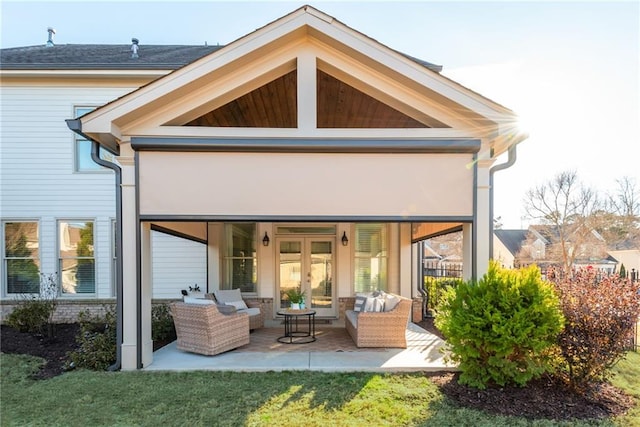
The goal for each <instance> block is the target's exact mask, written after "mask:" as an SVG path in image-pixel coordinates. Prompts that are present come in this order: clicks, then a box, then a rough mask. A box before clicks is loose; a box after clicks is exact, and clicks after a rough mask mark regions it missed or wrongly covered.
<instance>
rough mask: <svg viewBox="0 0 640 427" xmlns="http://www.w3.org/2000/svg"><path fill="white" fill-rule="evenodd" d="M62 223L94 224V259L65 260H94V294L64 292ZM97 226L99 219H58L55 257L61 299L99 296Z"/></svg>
mask: <svg viewBox="0 0 640 427" xmlns="http://www.w3.org/2000/svg"><path fill="white" fill-rule="evenodd" d="M61 222H93V257H92V258H88V257H87V258H77V257H74V258H64V259H93V266H94V269H93V276H94V277H93V283H94V288H93V292H83V293H70V292H63V290H62V264H61V261H62V259H63V258H61V257H60V223H61ZM97 226H98V220H97V218H87V217H82V218H69V217H64V218H56V248H55V249H56V255H55V260H56V267H57V270H58V296H59V298H63V299H64V298H73V299H75V298H87V297H95V296H97V295H98V245H97V244H96V242H97V239H96V235H97V234H98V233H97Z"/></svg>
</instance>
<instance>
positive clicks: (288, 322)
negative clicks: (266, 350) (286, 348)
mask: <svg viewBox="0 0 640 427" xmlns="http://www.w3.org/2000/svg"><path fill="white" fill-rule="evenodd" d="M278 315H279V316H284V335H283V336H281V337H279V338H278V342H280V343H282V344H308V343H311V342H314V341H315V340H316V311H315V310H306V309H305V310H291V309H289V308H287V309H284V310H280V311H278ZM305 316H306V317H307V320H308V327H307V329H306V330H304V329H303V330H300V329H299V326H300V325H299V324H298V319H300V318H303V317H305ZM303 320H304V319H303ZM300 323H302V324H304V323H305V322H304V321H303V322H300Z"/></svg>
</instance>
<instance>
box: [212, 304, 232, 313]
mask: <svg viewBox="0 0 640 427" xmlns="http://www.w3.org/2000/svg"><path fill="white" fill-rule="evenodd" d="M216 307H218V311H219V312H220V313H222V314H227V315H229V314H233V313H235V312H236V311H237V310H236V308H235V307H234V306H232V305H227V304H216Z"/></svg>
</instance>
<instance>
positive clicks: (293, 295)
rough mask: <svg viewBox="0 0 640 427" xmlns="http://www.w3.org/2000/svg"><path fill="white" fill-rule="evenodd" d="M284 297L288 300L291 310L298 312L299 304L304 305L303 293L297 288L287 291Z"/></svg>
mask: <svg viewBox="0 0 640 427" xmlns="http://www.w3.org/2000/svg"><path fill="white" fill-rule="evenodd" d="M284 295H285V296H286V297H287V299H288V300H289V304H291V309H292V310H299V309H300V308H301V307H300V304H304V291H302V290H300V289H298V288H291V289H287V290H286V291H285V292H284Z"/></svg>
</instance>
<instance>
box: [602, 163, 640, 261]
mask: <svg viewBox="0 0 640 427" xmlns="http://www.w3.org/2000/svg"><path fill="white" fill-rule="evenodd" d="M616 183H617V184H618V187H617V189H616V192H615V193H613V194H609V195H608V198H607V206H606V210H607V212H608V220H607V221H603V222H602V227H601V229H600V230H598V231H599V232H600V233H601V234H602V235H603V236H605V238H606V239H607V242H608V243H609V247H610V248H611V249H634V248H640V189H639V188H638V187H637V185H636V181H635V179H634V178H631V177H628V176H624V177H622V178H621V179H618V180H616Z"/></svg>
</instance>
